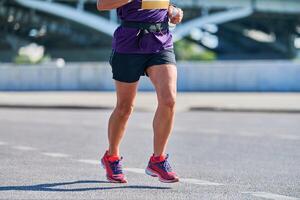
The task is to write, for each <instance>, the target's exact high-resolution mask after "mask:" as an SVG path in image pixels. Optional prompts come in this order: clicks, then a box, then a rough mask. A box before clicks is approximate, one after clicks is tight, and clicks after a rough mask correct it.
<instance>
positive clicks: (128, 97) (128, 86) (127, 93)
mask: <svg viewBox="0 0 300 200" xmlns="http://www.w3.org/2000/svg"><path fill="white" fill-rule="evenodd" d="M115 86H116V93H117V105H133V104H134V101H135V97H136V93H137V88H138V82H134V83H126V82H120V81H115Z"/></svg>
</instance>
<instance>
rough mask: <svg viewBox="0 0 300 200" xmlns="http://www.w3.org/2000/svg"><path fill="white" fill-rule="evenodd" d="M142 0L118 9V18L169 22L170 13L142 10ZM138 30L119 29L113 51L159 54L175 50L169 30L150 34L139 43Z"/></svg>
mask: <svg viewBox="0 0 300 200" xmlns="http://www.w3.org/2000/svg"><path fill="white" fill-rule="evenodd" d="M141 6H142V0H133V2H131V3H129V4H126V5H124V6H122V7H120V8H118V9H117V14H118V17H119V18H120V19H121V20H124V21H136V22H168V11H167V10H166V9H159V10H142V9H141ZM137 34H138V30H137V29H135V28H124V27H121V26H120V27H118V28H117V29H116V31H115V33H114V38H113V42H112V46H113V49H114V50H115V51H116V52H118V53H139V54H146V53H157V52H160V51H162V50H165V49H170V48H173V41H172V34H171V33H170V31H169V30H164V31H163V32H162V33H149V34H145V35H143V36H142V38H141V40H140V42H138V37H137Z"/></svg>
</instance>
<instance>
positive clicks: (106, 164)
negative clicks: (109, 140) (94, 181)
mask: <svg viewBox="0 0 300 200" xmlns="http://www.w3.org/2000/svg"><path fill="white" fill-rule="evenodd" d="M122 159H123V158H122V157H121V158H119V157H115V156H114V157H113V159H112V157H111V156H109V155H108V151H106V152H105V154H104V156H103V157H102V159H101V164H102V167H103V168H104V169H105V170H106V178H107V180H108V181H109V182H111V183H127V180H126V178H125V175H124V174H123V171H122V165H121V163H120V162H121V160H122Z"/></svg>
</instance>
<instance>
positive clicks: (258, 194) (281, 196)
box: [243, 192, 299, 200]
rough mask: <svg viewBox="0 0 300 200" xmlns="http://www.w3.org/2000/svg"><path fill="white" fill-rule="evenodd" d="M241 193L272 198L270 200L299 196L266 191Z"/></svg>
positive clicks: (293, 198)
mask: <svg viewBox="0 0 300 200" xmlns="http://www.w3.org/2000/svg"><path fill="white" fill-rule="evenodd" d="M243 193H244V194H250V195H252V196H255V197H261V198H265V199H272V200H299V198H296V197H289V196H285V195H280V194H273V193H268V192H243Z"/></svg>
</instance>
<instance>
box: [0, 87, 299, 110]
mask: <svg viewBox="0 0 300 200" xmlns="http://www.w3.org/2000/svg"><path fill="white" fill-rule="evenodd" d="M115 101H116V99H115V93H114V92H0V107H2V108H48V109H50V108H51V109H59V108H70V109H112V108H113V107H114V105H115ZM155 107H156V96H155V93H153V92H139V93H138V96H137V102H136V106H135V109H136V110H138V111H153V110H155ZM188 110H203V111H237V112H238V111H240V112H243V111H245V112H288V113H300V93H179V94H178V97H177V111H188Z"/></svg>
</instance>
